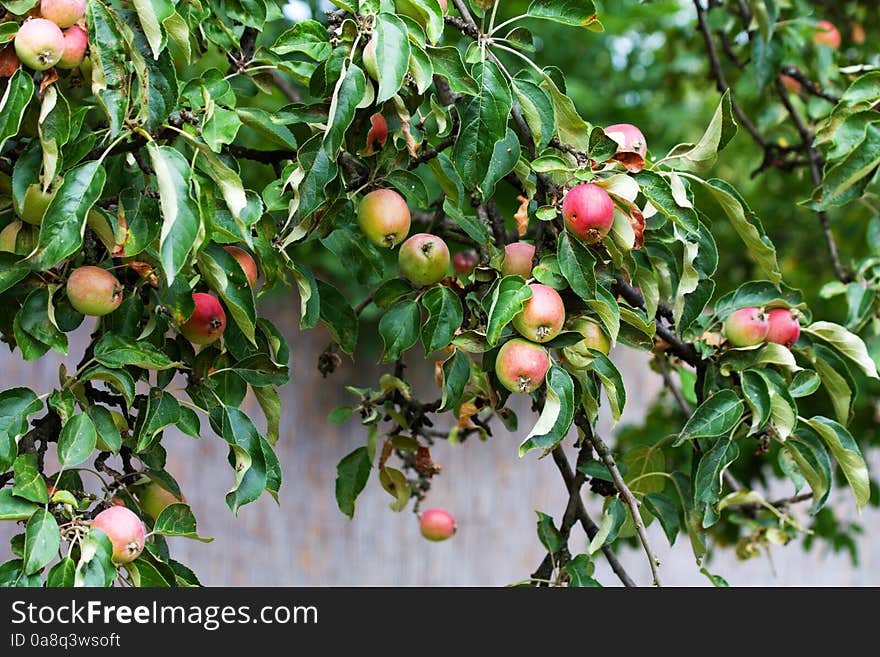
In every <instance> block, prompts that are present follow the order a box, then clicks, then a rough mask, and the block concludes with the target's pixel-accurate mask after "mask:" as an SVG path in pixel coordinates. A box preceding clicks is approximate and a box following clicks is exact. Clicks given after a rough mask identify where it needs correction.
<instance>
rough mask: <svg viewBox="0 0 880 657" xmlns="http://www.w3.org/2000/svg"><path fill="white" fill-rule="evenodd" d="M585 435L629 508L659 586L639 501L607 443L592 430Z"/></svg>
mask: <svg viewBox="0 0 880 657" xmlns="http://www.w3.org/2000/svg"><path fill="white" fill-rule="evenodd" d="M586 436H587V440H589V441H590V442H591V443H592V445H593V448H594V449H595V450H596V453H597V454H598V455H599V458H601V459H602V462H603V463H604V464H605V467H606V468H608V471H609V472H610V473H611V478H612V479H613V480H614V485H615V486H616V487H617V490H618V492H619V493H620V496H621V497H622V498H623V501H624V503H625V504H626V505H627V507H628V508H629V512H630V515H631V516H632V519H633V524H634V525H635V527H636V532H637V533H638V535H639V542H640V543H641V544H642V549H643V550H644V551H645V555H646V556H647V557H648V565H649V566H650V567H651V575H652V577H653V578H654V586H661V584H660V576H659V575H658V574H657V567H658V565H659V563H660V561H659V560H658V559H657V557H656V556H654V551H653V550H652V549H651V544H650V542H649V541H648V535H647V534H646V533H645V526H644V524H643V523H642V516H641V515H640V514H639V503H638V502H637V501H636V498H635V496H634V495H633V494H632V491H631V490H630V489H629V487H628V486H627V485H626V482H625V481H624V480H623V477H622V476H621V474H620V470H618V469H617V464H616V463H615V462H614V457H613V456H612V455H611V450H610V449H608V445H606V444H605V443H604V442H603V440H602V439H601V438H600V437H599V436H597V435H596V434H594V433H593V432H592V431H589V432H586Z"/></svg>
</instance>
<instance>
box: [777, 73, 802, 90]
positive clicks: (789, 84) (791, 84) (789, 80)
mask: <svg viewBox="0 0 880 657" xmlns="http://www.w3.org/2000/svg"><path fill="white" fill-rule="evenodd" d="M779 80H780V81H781V82H782V86H784V87H785V88H786V89H787V90H788V91H789V92H790V93H793V94H799V93H800V92H801V91H803V89H804V85H802V84H801V83H800V82H798V81H797V80H796V79H795V78H793V77H791V76H790V75H786V74H785V73H783V74H782V75H780V76H779Z"/></svg>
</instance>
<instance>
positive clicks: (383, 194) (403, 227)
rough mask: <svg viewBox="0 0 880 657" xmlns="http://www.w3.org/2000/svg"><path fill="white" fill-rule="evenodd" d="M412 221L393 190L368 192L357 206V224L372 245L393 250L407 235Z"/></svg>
mask: <svg viewBox="0 0 880 657" xmlns="http://www.w3.org/2000/svg"><path fill="white" fill-rule="evenodd" d="M411 221H412V219H411V216H410V213H409V208H408V207H407V205H406V201H405V200H404V199H403V197H402V196H401V195H400V194H398V193H397V192H395V191H394V190H393V189H377V190H375V191H372V192H370V193H369V194H367V195H366V196H364V198H362V199H361V202H360V203H359V204H358V224H359V225H360V227H361V230H362V231H363V233H364V235H366V236H367V239H368V240H370V241H371V242H372V243H373V244H375V245H377V246H383V247H388V248H394V247H395V246H397V245H398V244H400V243H401V242H402V241H403V240H404V239H406V236H407V235H408V234H409V227H410V223H411Z"/></svg>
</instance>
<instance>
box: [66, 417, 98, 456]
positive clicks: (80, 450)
mask: <svg viewBox="0 0 880 657" xmlns="http://www.w3.org/2000/svg"><path fill="white" fill-rule="evenodd" d="M97 439H98V434H97V432H96V431H95V424H94V422H92V418H90V417H89V416H88V415H86V414H85V413H80V414H79V415H74V416H73V417H72V418H70V419H69V420H68V421H67V422H66V423H65V424H64V426H63V427H62V428H61V434H60V435H59V436H58V462H59V463H60V464H61V465H63V466H73V465H79V464H80V463H83V462H84V461H85V460H86V459H87V458H89V457H90V456H91V455H92V452H94V451H95V443H96V442H97Z"/></svg>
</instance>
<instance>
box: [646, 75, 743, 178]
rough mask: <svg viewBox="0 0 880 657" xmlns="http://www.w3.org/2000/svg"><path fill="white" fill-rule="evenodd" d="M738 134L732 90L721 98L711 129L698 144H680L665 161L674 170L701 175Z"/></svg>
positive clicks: (707, 129) (707, 130)
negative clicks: (731, 99)
mask: <svg viewBox="0 0 880 657" xmlns="http://www.w3.org/2000/svg"><path fill="white" fill-rule="evenodd" d="M735 134H736V121H735V120H734V118H733V111H732V110H731V101H730V90H729V89H728V90H727V91H725V92H724V95H723V96H721V102H719V103H718V108H717V109H716V110H715V114H714V115H713V116H712V120H711V121H710V122H709V127H708V128H706V132H704V133H703V136H702V137H701V138H700V141H698V142H697V143H696V144H679V145H678V146H676V147H675V148H673V149H672V150H671V151H670V152H669V155H667V156H666V157H665V158H663V159H664V161H665V163H666V164H668V165H669V166H670V167H672V168H673V169H683V170H685V171H693V172H695V173H700V172H702V171H706V170H707V169H710V168H712V166H713V165H714V164H715V161H716V160H717V159H718V152H719V151H721V150H723V149H724V147H725V146H727V144H728V142H729V141H730V140H731V139H732V138H733V136H734V135H735Z"/></svg>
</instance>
